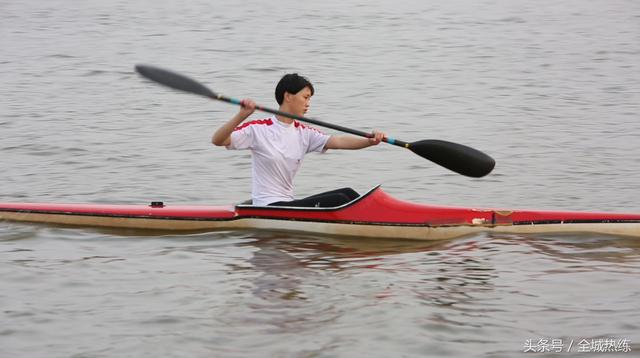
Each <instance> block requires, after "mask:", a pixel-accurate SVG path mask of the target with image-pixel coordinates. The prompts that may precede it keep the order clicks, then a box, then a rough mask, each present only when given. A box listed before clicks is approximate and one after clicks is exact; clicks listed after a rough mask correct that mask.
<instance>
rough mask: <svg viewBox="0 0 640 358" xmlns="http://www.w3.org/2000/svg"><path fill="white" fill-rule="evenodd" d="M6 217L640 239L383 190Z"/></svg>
mask: <svg viewBox="0 0 640 358" xmlns="http://www.w3.org/2000/svg"><path fill="white" fill-rule="evenodd" d="M0 220H11V221H26V222H42V223H54V224H65V225H79V226H95V227H121V228H133V229H154V230H174V231H175V230H184V231H209V230H211V231H213V230H235V229H258V230H276V231H283V230H284V231H296V232H307V233H316V234H329V235H347V236H358V237H378V238H389V239H415V240H438V239H450V238H455V237H460V236H465V235H470V234H476V233H480V232H495V233H512V234H535V233H579V232H585V233H587V232H588V233H601V234H611V235H624V236H636V237H640V214H623V213H599V212H573V211H569V212H565V211H533V210H497V209H476V208H462V207H451V206H434V205H424V204H415V203H410V202H407V201H403V200H398V199H395V198H393V197H391V196H390V195H388V194H386V193H385V192H384V191H382V189H381V188H380V187H379V186H377V187H375V188H373V189H372V190H370V191H369V192H367V193H366V194H364V195H362V196H360V197H359V198H357V199H355V200H353V201H351V202H349V203H347V204H345V205H342V206H339V207H334V208H294V207H273V206H252V205H226V206H184V205H182V206H180V205H178V206H173V205H164V204H162V203H152V205H94V204H43V203H39V204H33V203H0Z"/></svg>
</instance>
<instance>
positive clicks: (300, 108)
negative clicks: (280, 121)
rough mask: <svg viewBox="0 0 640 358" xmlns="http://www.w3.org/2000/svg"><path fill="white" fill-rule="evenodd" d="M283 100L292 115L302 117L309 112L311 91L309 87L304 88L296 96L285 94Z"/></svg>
mask: <svg viewBox="0 0 640 358" xmlns="http://www.w3.org/2000/svg"><path fill="white" fill-rule="evenodd" d="M285 100H286V101H287V103H288V105H289V106H288V107H289V110H290V111H291V112H292V113H293V114H297V115H299V116H302V115H304V114H305V113H307V111H308V110H309V105H310V103H311V89H310V88H309V87H305V88H303V89H301V90H300V91H299V92H298V93H296V94H291V93H288V92H287V93H285Z"/></svg>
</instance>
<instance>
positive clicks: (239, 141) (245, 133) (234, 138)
mask: <svg viewBox="0 0 640 358" xmlns="http://www.w3.org/2000/svg"><path fill="white" fill-rule="evenodd" d="M251 127H252V126H246V127H244V128H242V127H238V128H236V129H235V130H234V131H233V132H231V142H230V143H229V145H228V146H227V149H248V148H251V146H252V145H253V138H254V135H253V128H251Z"/></svg>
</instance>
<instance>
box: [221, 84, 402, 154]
mask: <svg viewBox="0 0 640 358" xmlns="http://www.w3.org/2000/svg"><path fill="white" fill-rule="evenodd" d="M210 98H212V99H217V100H219V101H224V102H228V103H233V104H237V105H239V106H242V102H241V101H240V100H239V99H236V98H231V97H227V96H223V95H220V94H216V95H215V96H210ZM256 109H257V110H260V111H263V112H268V113H271V114H275V115H279V116H283V117H287V118H292V119H297V120H299V121H303V122H307V123H311V124H315V125H318V126H321V127H325V128H331V129H335V130H337V131H340V132H346V133H350V134H353V135H357V136H360V137H365V138H372V137H373V134H371V133H367V132H363V131H359V130H357V129H352V128H347V127H343V126H339V125H337V124H331V123H327V122H323V121H320V120H317V119H312V118H307V117H303V116H299V115H296V114H292V113H287V112H283V111H280V110H277V109H272V108H267V107H263V106H260V105H256ZM382 141H383V142H386V143H389V144H393V145H397V146H399V147H403V148H409V143H407V142H403V141H401V140H397V139H393V138H389V137H384V138H383V139H382Z"/></svg>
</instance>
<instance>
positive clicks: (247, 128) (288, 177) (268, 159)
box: [227, 116, 330, 205]
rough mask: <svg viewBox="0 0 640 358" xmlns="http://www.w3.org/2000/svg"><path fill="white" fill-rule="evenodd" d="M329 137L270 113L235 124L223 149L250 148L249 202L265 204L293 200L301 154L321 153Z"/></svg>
mask: <svg viewBox="0 0 640 358" xmlns="http://www.w3.org/2000/svg"><path fill="white" fill-rule="evenodd" d="M329 138H330V136H329V135H327V134H324V133H322V132H320V131H319V130H317V129H315V128H312V127H309V126H306V125H303V124H302V123H300V122H298V121H294V122H293V123H291V124H286V123H282V122H280V121H279V120H278V119H277V118H276V117H275V116H272V117H270V118H266V119H260V120H253V121H249V122H245V123H243V124H242V125H240V126H238V127H237V128H236V129H235V130H234V131H233V132H232V133H231V143H230V144H229V145H228V146H227V149H250V150H251V158H252V159H251V160H252V167H253V168H252V176H253V178H252V189H251V197H252V200H253V205H268V204H271V203H275V202H277V201H291V200H294V196H293V178H294V177H295V175H296V173H297V172H298V169H299V168H300V165H302V159H303V158H304V155H305V154H307V153H310V152H322V151H323V150H324V146H325V144H327V141H328V140H329Z"/></svg>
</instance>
